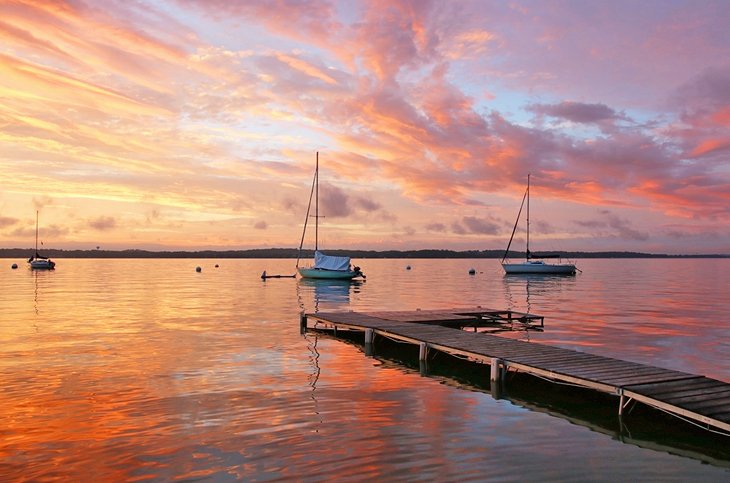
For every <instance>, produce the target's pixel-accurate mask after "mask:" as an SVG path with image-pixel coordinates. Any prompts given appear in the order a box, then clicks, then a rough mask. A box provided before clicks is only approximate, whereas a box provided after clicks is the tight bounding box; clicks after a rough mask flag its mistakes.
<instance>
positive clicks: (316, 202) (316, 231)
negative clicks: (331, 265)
mask: <svg viewBox="0 0 730 483" xmlns="http://www.w3.org/2000/svg"><path fill="white" fill-rule="evenodd" d="M314 179H315V183H316V185H315V186H316V190H317V193H316V197H315V198H314V251H315V252H316V251H317V250H318V249H319V151H317V162H316V164H315V168H314Z"/></svg>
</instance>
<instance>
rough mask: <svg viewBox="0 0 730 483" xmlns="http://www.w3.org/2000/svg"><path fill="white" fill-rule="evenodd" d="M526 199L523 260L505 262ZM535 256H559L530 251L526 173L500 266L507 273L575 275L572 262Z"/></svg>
mask: <svg viewBox="0 0 730 483" xmlns="http://www.w3.org/2000/svg"><path fill="white" fill-rule="evenodd" d="M525 200H527V248H526V249H525V261H524V262H521V263H505V260H507V255H508V254H509V247H510V245H512V239H513V238H514V236H515V231H516V230H517V224H518V223H519V221H520V215H521V214H522V208H523V207H524V205H525ZM535 258H560V257H559V256H558V255H540V256H537V255H533V254H532V252H530V175H529V174H528V175H527V189H526V190H525V195H524V196H523V197H522V204H521V205H520V211H519V212H518V213H517V219H516V220H515V226H514V228H513V229H512V236H510V238H509V243H508V244H507V250H505V252H504V256H503V257H502V268H504V273H506V274H508V275H512V274H552V275H575V272H576V270H577V268H575V265H573V264H572V263H560V262H559V263H547V262H545V261H543V260H534V259H535Z"/></svg>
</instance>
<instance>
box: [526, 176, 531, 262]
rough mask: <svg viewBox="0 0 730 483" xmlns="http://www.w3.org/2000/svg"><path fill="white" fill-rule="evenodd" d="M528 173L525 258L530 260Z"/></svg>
mask: <svg viewBox="0 0 730 483" xmlns="http://www.w3.org/2000/svg"><path fill="white" fill-rule="evenodd" d="M530 257H531V255H530V173H527V252H526V253H525V258H526V259H527V260H528V261H529V260H530Z"/></svg>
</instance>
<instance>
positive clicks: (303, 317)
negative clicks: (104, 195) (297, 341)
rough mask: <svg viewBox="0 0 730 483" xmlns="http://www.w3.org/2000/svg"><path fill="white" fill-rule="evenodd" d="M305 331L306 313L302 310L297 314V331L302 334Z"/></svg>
mask: <svg viewBox="0 0 730 483" xmlns="http://www.w3.org/2000/svg"><path fill="white" fill-rule="evenodd" d="M305 332H307V314H306V313H304V312H302V313H301V314H299V333H300V334H304V333H305Z"/></svg>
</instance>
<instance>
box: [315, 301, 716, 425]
mask: <svg viewBox="0 0 730 483" xmlns="http://www.w3.org/2000/svg"><path fill="white" fill-rule="evenodd" d="M515 322H517V323H522V324H525V325H526V326H533V327H534V326H535V324H536V323H538V322H539V327H542V325H543V318H542V317H540V316H536V315H530V314H522V313H518V312H512V311H504V310H503V311H500V310H493V309H486V308H482V307H475V308H454V309H440V310H423V311H421V310H418V311H407V312H405V311H404V312H401V311H392V312H369V313H360V312H329V313H322V312H318V313H308V314H302V318H301V324H302V330H307V329H324V330H334V331H335V332H336V331H337V330H338V329H344V330H355V331H361V332H364V333H365V343H366V344H368V343H372V341H373V337H374V336H375V335H378V336H382V337H387V338H389V339H394V340H398V341H404V342H408V343H412V344H416V345H419V346H420V352H419V354H420V355H419V357H420V359H421V360H425V359H426V356H427V353H428V351H429V350H436V351H441V352H445V353H448V354H451V355H456V356H459V357H466V358H468V359H470V360H474V361H478V362H483V363H487V364H489V365H490V366H491V380H493V381H496V380H499V379H501V378H502V377H503V375H504V371H507V370H512V371H520V372H524V373H528V374H532V375H535V376H539V377H543V378H547V379H549V380H553V381H561V382H565V383H570V384H574V385H577V386H582V387H586V388H591V389H594V390H597V391H601V392H605V393H608V394H614V395H617V396H618V397H619V415H621V414H622V412H623V410H624V408H626V406H627V405H628V404H629V403H630V402H631V401H638V402H641V403H644V404H646V405H648V406H652V407H655V408H658V409H660V410H663V411H665V412H668V413H670V414H673V415H675V416H679V417H681V418H684V419H687V420H690V421H692V422H695V423H697V424H699V425H702V426H703V427H705V428H707V429H714V430H718V431H719V432H724V433H727V434H730V384H728V383H726V382H722V381H719V380H715V379H710V378H707V377H704V376H699V375H696V374H689V373H686V372H680V371H674V370H670V369H663V368H660V367H654V366H650V365H646V364H638V363H635V362H628V361H624V360H620V359H614V358H610V357H602V356H597V355H591V354H587V353H584V352H579V351H575V350H570V349H562V348H559V347H553V346H548V345H543V344H538V343H533V342H523V341H518V340H513V339H507V338H504V337H499V336H495V335H490V334H485V333H473V332H467V331H465V330H456V329H454V328H453V327H454V326H458V327H471V326H472V325H473V326H474V327H477V326H483V325H484V324H485V323H486V324H490V323H497V324H505V323H507V324H513V323H515Z"/></svg>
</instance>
